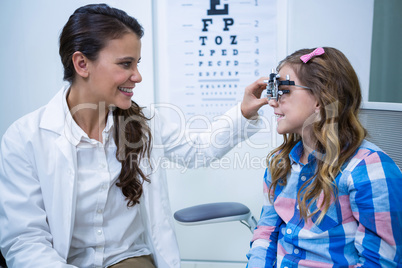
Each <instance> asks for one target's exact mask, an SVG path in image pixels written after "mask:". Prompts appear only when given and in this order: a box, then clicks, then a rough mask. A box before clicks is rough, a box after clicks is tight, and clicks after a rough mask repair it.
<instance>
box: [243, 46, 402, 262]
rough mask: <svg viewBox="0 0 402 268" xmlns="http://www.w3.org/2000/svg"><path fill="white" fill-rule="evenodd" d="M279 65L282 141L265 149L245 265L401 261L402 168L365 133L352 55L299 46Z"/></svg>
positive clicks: (275, 101) (277, 108)
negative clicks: (257, 214) (257, 213)
mask: <svg viewBox="0 0 402 268" xmlns="http://www.w3.org/2000/svg"><path fill="white" fill-rule="evenodd" d="M277 72H279V76H278V78H277V80H278V81H277V83H278V85H279V86H278V90H277V92H275V93H277V94H273V95H274V96H269V98H270V100H269V105H270V106H271V107H272V108H273V109H274V113H275V115H276V116H277V121H278V122H277V124H278V125H277V130H278V133H280V134H283V136H284V142H283V144H282V145H280V146H279V147H278V148H276V149H275V150H273V151H272V152H271V153H270V154H269V155H268V158H267V159H268V168H267V170H266V173H265V176H264V205H263V208H262V213H261V218H260V220H259V222H258V227H257V228H256V230H255V231H254V236H253V239H252V243H251V249H250V251H249V253H248V255H247V256H248V258H249V262H248V267H249V268H255V267H289V268H290V267H320V268H323V267H402V245H401V243H402V174H401V171H400V169H399V168H398V167H397V165H396V164H395V163H394V161H393V160H392V159H391V158H390V157H389V156H388V155H387V154H386V153H384V152H383V151H382V150H381V149H380V148H378V147H377V146H376V145H374V144H372V143H370V142H368V141H367V140H365V137H366V130H365V129H364V128H363V126H362V125H361V123H360V122H359V118H358V113H359V107H360V103H361V98H362V97H361V91H360V86H359V81H358V78H357V75H356V73H355V71H354V69H353V67H352V66H351V64H350V63H349V61H348V59H347V58H346V57H345V56H344V54H343V53H342V52H340V51H339V50H337V49H334V48H330V47H324V48H317V49H302V50H299V51H296V52H295V53H293V54H291V55H290V56H288V57H286V58H285V59H284V60H283V61H281V62H280V63H279V65H278V67H277ZM275 95H276V96H275ZM274 97H275V98H274Z"/></svg>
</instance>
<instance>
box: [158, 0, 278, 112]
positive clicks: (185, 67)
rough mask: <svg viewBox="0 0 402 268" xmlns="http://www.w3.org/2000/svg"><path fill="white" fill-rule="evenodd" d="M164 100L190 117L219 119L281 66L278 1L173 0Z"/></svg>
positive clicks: (168, 25)
mask: <svg viewBox="0 0 402 268" xmlns="http://www.w3.org/2000/svg"><path fill="white" fill-rule="evenodd" d="M165 14H166V19H165V23H166V24H165V25H164V28H165V30H166V33H164V36H165V39H166V42H164V43H163V44H162V43H159V44H158V46H166V50H165V51H166V53H167V56H166V57H167V64H166V66H167V68H165V69H163V70H162V72H168V79H167V81H166V82H167V86H168V88H166V84H165V86H164V88H165V90H166V91H167V92H164V93H163V94H164V96H165V97H164V101H167V102H169V103H173V104H175V105H177V106H178V107H179V108H180V109H181V111H182V112H183V113H184V115H185V117H187V118H189V117H191V116H194V115H204V116H206V117H208V118H209V119H213V118H214V117H215V116H219V115H221V114H223V113H224V112H226V111H227V110H228V109H229V108H231V107H232V106H234V105H236V104H237V103H238V102H240V101H241V100H242V98H243V94H244V89H245V87H246V86H247V85H249V84H251V83H252V82H254V81H255V80H257V79H258V78H259V77H261V76H268V75H269V73H270V70H271V69H272V68H273V67H275V66H276V59H275V55H276V0H170V1H168V3H167V4H166V9H165Z"/></svg>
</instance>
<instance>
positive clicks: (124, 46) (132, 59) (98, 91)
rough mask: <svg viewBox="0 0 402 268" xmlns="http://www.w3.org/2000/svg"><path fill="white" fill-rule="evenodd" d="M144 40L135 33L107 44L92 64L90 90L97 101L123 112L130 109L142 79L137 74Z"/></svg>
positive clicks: (90, 68)
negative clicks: (134, 93)
mask: <svg viewBox="0 0 402 268" xmlns="http://www.w3.org/2000/svg"><path fill="white" fill-rule="evenodd" d="M140 58H141V40H140V38H139V37H138V36H137V35H136V34H134V33H131V32H130V33H127V34H125V35H123V36H122V37H121V38H119V39H113V40H110V41H108V44H107V45H106V47H104V48H103V49H102V50H101V51H100V52H99V56H98V59H96V60H95V61H93V62H89V66H88V68H89V73H90V75H89V77H88V82H89V91H90V94H91V99H92V100H93V101H94V102H98V103H99V102H105V104H106V106H107V107H108V106H110V105H114V106H117V107H119V108H121V109H128V108H130V106H131V97H132V96H133V89H134V88H135V84H136V83H140V82H141V80H142V77H141V74H140V73H139V71H138V63H139V61H140Z"/></svg>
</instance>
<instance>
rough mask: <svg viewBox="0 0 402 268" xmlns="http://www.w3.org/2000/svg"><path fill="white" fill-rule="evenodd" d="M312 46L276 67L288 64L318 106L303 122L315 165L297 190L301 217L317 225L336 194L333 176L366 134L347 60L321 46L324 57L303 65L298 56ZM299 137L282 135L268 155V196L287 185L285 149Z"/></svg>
mask: <svg viewBox="0 0 402 268" xmlns="http://www.w3.org/2000/svg"><path fill="white" fill-rule="evenodd" d="M313 50H314V49H301V50H298V51H296V52H294V53H293V54H291V55H289V56H288V57H286V58H285V59H284V60H283V61H281V62H280V63H279V65H278V67H277V70H278V71H279V70H280V69H281V68H282V67H283V66H284V65H287V66H290V67H292V68H293V70H294V71H295V73H296V75H297V77H298V78H299V80H300V82H301V83H302V84H303V85H305V86H307V87H309V88H310V89H311V92H312V94H313V95H314V96H315V98H316V99H317V101H318V102H319V104H320V112H319V116H318V117H317V119H315V120H311V121H312V122H306V123H305V126H306V127H307V126H309V127H310V125H311V127H312V130H313V131H312V132H313V134H312V135H313V137H312V138H313V140H315V145H314V148H312V149H314V150H315V156H316V163H317V169H316V172H315V174H314V176H312V177H311V178H308V179H307V180H306V181H305V183H304V184H303V185H302V187H301V188H300V190H299V192H298V193H297V200H298V203H299V207H300V214H301V216H302V217H303V218H304V219H305V220H307V219H309V218H311V217H313V216H314V215H317V216H318V218H317V221H316V223H317V224H319V223H320V222H321V220H322V219H323V217H324V216H325V213H326V212H327V211H328V209H329V206H330V205H331V202H332V201H333V200H334V199H335V198H337V187H336V184H335V178H336V176H337V175H338V174H339V172H341V169H342V165H343V164H344V163H345V162H346V161H347V160H348V159H349V158H351V157H352V156H353V154H354V153H355V151H356V150H357V148H358V147H359V146H360V144H361V143H362V141H363V139H364V138H365V137H366V133H367V132H366V130H365V129H364V127H363V126H362V124H361V123H360V121H359V118H358V114H359V107H360V103H361V99H362V96H361V91H360V85H359V80H358V78H357V75H356V73H355V71H354V69H353V67H352V65H351V64H350V62H349V60H348V59H347V58H346V57H345V55H344V54H343V53H342V52H340V51H339V50H337V49H335V48H331V47H324V50H325V53H324V54H323V55H320V56H315V57H313V58H312V59H310V60H309V61H308V62H307V63H303V62H302V61H301V60H300V56H302V55H305V54H308V53H311V52H312V51H313ZM301 140H302V139H301V137H300V135H298V134H294V133H291V134H285V135H284V142H283V143H282V144H281V145H280V146H279V147H278V148H276V149H275V150H273V151H272V152H271V153H270V154H269V155H268V157H267V160H268V166H269V170H270V173H271V177H272V183H271V185H270V186H269V189H270V191H268V193H269V196H270V199H271V200H273V196H272V195H273V193H275V189H276V187H278V185H280V186H284V185H286V184H287V176H288V174H289V173H290V170H291V162H290V159H289V153H290V151H291V150H292V148H293V147H294V146H295V145H296V144H297V143H298V142H299V141H301ZM304 149H306V148H304Z"/></svg>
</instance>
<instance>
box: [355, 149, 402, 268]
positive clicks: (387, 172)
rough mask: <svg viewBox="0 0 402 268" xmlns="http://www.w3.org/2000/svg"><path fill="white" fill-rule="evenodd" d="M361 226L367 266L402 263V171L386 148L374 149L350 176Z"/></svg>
mask: <svg viewBox="0 0 402 268" xmlns="http://www.w3.org/2000/svg"><path fill="white" fill-rule="evenodd" d="M349 191H350V204H351V208H352V211H353V215H354V217H355V218H356V219H357V220H358V222H359V226H358V229H357V232H356V237H355V246H356V249H357V250H358V252H359V257H360V264H361V265H363V267H399V266H400V265H402V173H401V171H400V170H399V168H398V167H397V165H396V164H395V163H394V161H393V160H392V159H391V158H390V157H389V156H388V155H386V154H385V153H384V152H381V151H379V152H371V153H369V154H368V155H367V156H366V157H364V158H363V159H362V160H361V161H360V162H359V163H358V164H357V165H356V166H355V167H354V169H353V171H352V172H351V174H350V177H349Z"/></svg>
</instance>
